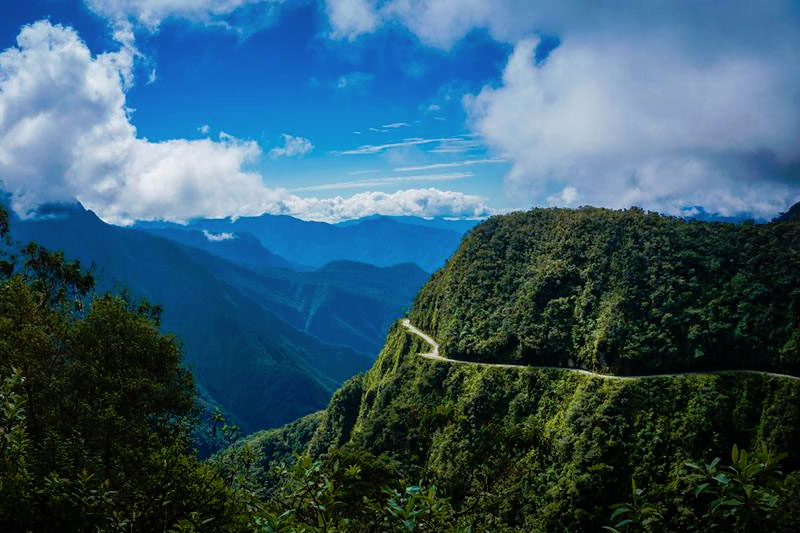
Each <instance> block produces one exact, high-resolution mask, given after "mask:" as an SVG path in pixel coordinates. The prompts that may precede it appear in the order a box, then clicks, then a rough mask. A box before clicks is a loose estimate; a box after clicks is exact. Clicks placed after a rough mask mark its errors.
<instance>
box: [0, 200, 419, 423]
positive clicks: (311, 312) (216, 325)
mask: <svg viewBox="0 0 800 533" xmlns="http://www.w3.org/2000/svg"><path fill="white" fill-rule="evenodd" d="M11 226H12V234H13V236H14V238H15V239H16V240H17V241H19V242H27V241H31V240H33V241H36V242H38V243H40V244H41V245H43V246H45V247H48V248H51V249H54V250H63V251H64V252H65V255H66V257H67V258H69V259H77V260H80V261H81V262H82V264H83V265H84V266H85V267H89V266H91V268H92V271H93V273H94V274H95V277H96V278H97V279H98V281H99V286H98V290H100V291H104V290H113V291H122V290H125V291H128V292H129V293H130V294H131V296H132V297H133V298H146V299H147V300H149V301H150V302H153V303H156V304H159V305H162V306H163V307H164V309H165V312H164V314H163V317H162V327H163V329H164V330H165V331H169V332H173V333H175V334H176V335H177V336H178V337H179V338H180V339H181V340H182V342H183V346H184V350H185V360H186V364H187V365H188V366H189V367H191V368H192V369H193V370H194V373H195V375H196V378H197V383H198V386H199V389H200V391H201V395H202V396H204V397H206V398H207V399H208V400H209V401H210V402H211V403H212V404H216V405H218V406H220V407H221V408H222V409H223V411H224V412H226V413H227V414H228V415H229V416H230V417H231V418H232V420H233V421H235V422H237V423H238V424H239V425H240V426H241V428H242V430H243V431H244V432H246V433H247V432H250V431H254V430H257V429H261V428H264V427H272V426H276V425H280V424H282V423H285V422H287V421H289V420H293V419H295V418H297V417H299V416H302V415H303V414H306V413H309V412H311V411H314V410H317V409H319V408H321V407H323V406H324V405H325V404H326V403H327V401H328V399H329V397H330V394H331V392H332V391H334V390H335V389H336V388H337V387H338V386H339V385H340V384H341V383H342V382H343V381H344V380H346V379H347V378H349V377H350V376H352V375H353V374H355V373H357V372H359V371H361V370H364V369H366V368H367V367H368V366H369V364H370V361H371V360H372V358H374V356H375V354H376V353H377V351H378V350H379V349H380V346H381V343H382V341H383V338H384V336H385V333H386V331H387V330H388V327H389V325H390V324H391V322H392V321H393V320H394V319H395V318H396V317H397V316H400V315H401V314H402V313H403V311H404V309H406V308H407V307H408V306H409V304H410V302H411V299H412V298H413V295H414V294H415V293H416V292H417V290H418V288H419V287H420V286H421V285H422V284H423V283H424V281H425V279H426V278H427V274H426V273H425V272H423V271H422V270H421V269H420V268H419V267H417V266H415V265H413V264H405V265H397V266H392V267H388V268H380V267H375V266H372V265H366V264H360V263H354V262H347V261H341V262H336V263H332V264H329V265H326V266H324V267H323V268H321V269H317V270H314V271H308V270H307V269H303V268H302V267H300V270H301V271H300V272H298V271H294V270H290V269H288V268H287V267H289V266H293V265H295V263H293V262H291V261H288V260H284V259H282V258H280V257H279V256H277V255H275V254H272V253H271V252H270V251H268V250H267V249H265V248H264V247H263V246H261V244H260V243H259V242H258V241H256V240H255V239H252V238H250V239H248V237H247V236H246V235H237V237H238V238H237V239H228V240H221V241H209V240H208V239H207V238H206V237H205V236H204V235H203V234H202V232H201V231H197V232H194V233H191V232H190V231H185V230H175V231H170V230H164V229H159V230H153V231H154V233H155V234H154V233H151V232H148V231H142V230H138V229H129V228H122V227H117V226H112V225H109V224H106V223H104V222H103V221H101V220H100V219H99V218H97V217H96V216H95V215H94V214H93V213H92V212H90V211H87V210H85V209H83V208H82V207H81V206H80V205H51V206H46V207H43V208H42V209H40V212H39V213H38V216H37V217H35V218H33V219H28V220H20V219H19V218H16V217H12V221H11ZM198 235H200V236H201V237H202V238H203V240H201V239H199V238H198ZM170 237H172V238H170ZM206 243H209V244H208V245H206ZM209 250H210V252H211V253H210V252H209ZM302 270H306V271H302Z"/></svg>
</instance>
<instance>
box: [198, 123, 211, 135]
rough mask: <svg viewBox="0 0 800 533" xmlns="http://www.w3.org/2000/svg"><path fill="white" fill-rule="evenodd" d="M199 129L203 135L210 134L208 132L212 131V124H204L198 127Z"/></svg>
mask: <svg viewBox="0 0 800 533" xmlns="http://www.w3.org/2000/svg"><path fill="white" fill-rule="evenodd" d="M197 131H199V132H200V133H202V134H203V135H208V132H209V131H211V126H209V125H208V124H203V125H202V126H200V127H199V128H197Z"/></svg>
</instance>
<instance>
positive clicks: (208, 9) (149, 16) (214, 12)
mask: <svg viewBox="0 0 800 533" xmlns="http://www.w3.org/2000/svg"><path fill="white" fill-rule="evenodd" d="M282 2H283V0H86V4H87V5H88V6H89V9H91V10H92V11H94V12H95V13H97V14H98V15H101V16H103V17H106V18H108V19H109V20H111V21H112V22H114V21H118V20H128V19H131V20H135V21H136V22H138V23H139V24H142V25H143V26H145V27H147V28H149V29H150V30H151V31H154V30H156V29H158V27H159V25H160V24H161V23H162V22H163V21H164V20H166V19H168V18H182V19H186V20H191V21H194V22H200V23H205V24H210V23H222V24H224V22H222V21H221V20H220V17H223V16H225V15H230V14H231V13H233V12H234V11H236V10H237V9H239V8H242V7H245V6H248V5H252V4H280V3H282Z"/></svg>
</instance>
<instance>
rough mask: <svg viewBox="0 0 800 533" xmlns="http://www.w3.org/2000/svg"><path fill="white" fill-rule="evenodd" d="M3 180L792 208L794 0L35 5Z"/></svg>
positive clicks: (109, 191) (343, 213)
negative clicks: (753, 0)
mask: <svg viewBox="0 0 800 533" xmlns="http://www.w3.org/2000/svg"><path fill="white" fill-rule="evenodd" d="M0 188H2V189H3V190H4V191H6V192H7V193H8V194H9V195H10V197H11V204H12V207H13V208H14V210H15V211H16V212H17V213H18V214H20V215H21V216H30V215H32V214H34V213H35V212H36V209H37V207H38V206H39V205H41V204H43V203H47V202H64V201H73V200H78V201H80V202H81V203H83V204H84V206H86V207H87V208H89V209H92V210H93V211H95V212H96V213H97V214H98V215H99V216H100V217H101V218H103V219H104V220H106V221H108V222H112V223H117V224H130V223H132V222H134V221H136V220H154V219H164V220H172V221H178V222H182V221H186V220H189V219H191V218H195V217H225V216H244V215H258V214H261V213H265V212H267V213H276V214H290V215H293V216H297V217H300V218H304V219H310V220H323V221H328V222H337V221H341V220H347V219H352V218H358V217H362V216H368V215H372V214H388V215H416V216H425V217H433V216H447V217H458V218H461V217H465V218H469V217H484V216H488V215H490V214H493V213H499V212H506V211H509V210H514V209H526V208H530V207H534V206H566V207H576V206H580V205H595V206H604V207H611V208H625V207H630V206H634V205H635V206H640V207H643V208H645V209H649V210H655V211H659V212H663V213H669V214H672V215H691V214H693V213H694V212H696V211H697V210H699V209H701V208H702V209H703V210H704V211H705V212H708V213H718V214H719V215H722V216H741V215H747V216H752V217H754V218H758V219H769V218H771V217H773V216H774V215H775V214H777V213H778V212H780V211H784V210H786V208H788V207H789V206H790V205H791V204H793V203H794V202H796V201H798V200H800V2H796V1H783V0H771V1H769V2H760V3H759V2H751V1H738V0H726V1H724V2H723V1H715V0H708V1H706V2H702V3H697V2H689V1H682V0H670V1H667V0H643V1H641V2H637V3H630V2H616V1H611V0H605V1H591V2H589V1H586V2H563V1H549V2H548V1H537V0H493V1H491V2H489V1H485V0H483V1H479V0H383V1H375V0H319V1H312V0H28V1H26V2H14V3H11V2H7V3H5V5H3V6H2V7H0Z"/></svg>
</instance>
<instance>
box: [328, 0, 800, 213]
mask: <svg viewBox="0 0 800 533" xmlns="http://www.w3.org/2000/svg"><path fill="white" fill-rule="evenodd" d="M344 3H347V4H349V5H351V7H352V5H354V4H358V5H359V6H360V8H359V10H354V9H350V10H349V11H348V13H350V14H351V15H352V16H355V15H354V14H355V13H357V12H359V11H360V12H366V14H365V15H364V17H365V20H367V21H369V24H366V23H364V24H361V23H359V22H357V21H354V20H353V19H352V16H351V17H350V18H345V17H343V18H334V17H331V19H330V24H331V26H332V35H334V36H345V37H347V38H348V39H355V38H356V37H357V36H358V35H360V34H362V33H367V32H371V31H375V30H376V29H377V28H379V27H380V26H381V25H384V24H401V25H403V26H405V27H407V28H408V29H409V30H410V31H411V32H412V33H414V34H415V35H416V36H417V37H418V38H419V39H420V41H422V42H423V43H425V44H428V45H430V46H434V47H438V48H442V49H448V48H450V47H452V46H453V45H454V44H455V43H456V42H458V40H459V39H461V38H463V37H464V36H465V35H466V34H467V33H468V32H469V31H471V30H473V29H476V28H483V29H486V30H487V31H488V32H489V34H490V35H491V36H492V37H494V38H495V39H496V40H498V41H501V42H505V43H509V44H511V45H513V52H512V54H511V55H510V57H509V59H508V63H507V65H506V66H505V69H504V72H503V77H502V80H501V83H500V84H497V85H487V86H486V87H484V88H483V90H482V91H480V93H479V94H477V95H471V96H468V97H467V98H465V100H464V102H463V104H464V107H465V110H466V111H467V113H468V116H469V120H470V126H471V127H472V129H473V130H474V131H476V132H478V133H481V134H482V135H483V136H484V138H485V140H486V142H487V143H488V144H489V145H490V146H492V147H493V148H494V149H495V150H496V151H497V152H498V153H500V154H502V155H503V157H508V158H509V159H511V161H512V170H511V171H510V173H509V174H508V176H507V179H506V188H507V191H508V193H509V196H510V197H514V198H527V199H528V200H529V201H530V202H532V203H545V202H549V203H553V204H556V205H578V204H582V203H589V204H596V205H604V206H610V207H625V206H629V205H640V206H642V207H645V208H650V209H656V210H660V211H667V212H671V213H676V214H677V213H680V212H681V211H682V209H683V208H685V207H687V206H692V205H703V206H705V208H706V210H708V211H716V212H719V213H720V214H723V215H731V214H735V213H740V212H749V213H751V214H755V215H757V216H762V217H770V216H772V215H774V214H775V213H776V212H778V211H780V210H783V209H784V208H785V207H786V206H787V205H789V204H790V203H792V202H793V201H796V200H798V199H800V170H798V169H800V143H798V139H800V4H798V3H797V2H792V1H790V0H775V1H772V2H759V3H755V2H749V1H744V0H731V1H729V2H725V3H717V2H690V1H683V0H675V1H671V2H662V1H658V0H645V1H643V2H640V3H638V4H636V6H631V5H630V3H627V2H613V1H612V2H584V3H581V2H577V3H573V2H556V1H534V0H497V1H494V2H485V1H483V0H458V1H454V0H453V1H451V0H442V1H438V2H430V1H426V0H389V1H387V2H381V3H377V2H371V1H367V0H362V1H360V2H353V1H352V0H348V2H344V1H343V0H327V5H328V12H329V13H332V12H335V11H336V10H337V9H339V8H340V7H337V6H340V4H344ZM541 34H546V35H557V36H558V37H559V39H560V43H561V44H560V45H559V46H558V47H557V48H555V50H553V51H552V52H550V54H549V56H548V55H547V54H546V53H543V52H545V51H544V50H542V49H541V48H538V45H539V44H540V42H541V41H540V38H539V35H541Z"/></svg>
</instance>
